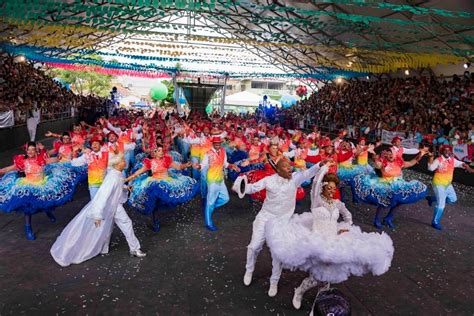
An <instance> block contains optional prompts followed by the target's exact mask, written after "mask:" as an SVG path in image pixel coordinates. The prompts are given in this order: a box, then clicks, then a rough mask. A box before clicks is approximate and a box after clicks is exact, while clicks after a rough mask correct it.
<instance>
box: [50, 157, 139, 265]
mask: <svg viewBox="0 0 474 316" xmlns="http://www.w3.org/2000/svg"><path fill="white" fill-rule="evenodd" d="M124 168H125V160H123V159H122V160H119V161H118V162H117V163H115V165H114V168H113V169H110V170H109V171H108V172H107V175H106V176H105V179H104V182H103V183H102V184H101V186H100V188H99V190H98V191H97V194H96V195H95V196H94V198H93V199H92V200H91V201H90V202H89V203H88V204H87V205H86V206H85V207H84V208H83V209H82V210H81V211H80V212H79V214H77V215H76V217H74V219H73V220H72V221H71V222H69V224H68V225H67V226H66V228H64V230H63V231H62V233H61V235H59V237H58V238H57V239H56V242H55V243H54V244H53V246H52V247H51V251H50V252H51V256H52V257H53V259H54V260H55V261H56V262H57V263H58V264H59V265H61V266H63V267H67V266H69V265H70V264H79V263H82V262H84V261H86V260H89V259H91V258H93V257H95V256H97V255H99V254H105V253H108V252H109V243H110V237H111V235H112V230H113V228H114V223H116V224H117V226H118V227H119V228H120V230H121V231H122V232H123V233H124V235H125V238H126V239H127V243H128V245H129V247H130V254H131V255H132V256H135V257H144V256H145V255H146V254H145V253H144V252H142V251H141V250H140V242H139V241H138V239H137V237H136V236H135V233H134V232H133V225H132V221H131V219H130V217H128V215H127V213H126V211H125V209H124V208H123V205H122V204H123V203H125V202H126V201H127V192H126V189H124V176H123V174H122V170H123V169H124Z"/></svg>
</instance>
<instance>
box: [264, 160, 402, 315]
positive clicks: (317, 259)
mask: <svg viewBox="0 0 474 316" xmlns="http://www.w3.org/2000/svg"><path fill="white" fill-rule="evenodd" d="M327 172H328V168H327V167H326V166H324V167H322V168H321V172H320V173H319V175H318V177H317V178H315V179H314V182H315V185H314V187H313V190H312V193H311V194H312V203H311V212H306V213H303V214H299V215H298V214H295V215H293V216H292V217H291V218H276V219H273V220H271V221H269V222H268V223H267V226H266V234H265V238H266V240H267V244H268V247H269V248H270V251H271V253H272V258H274V260H278V261H280V262H281V265H282V266H283V267H284V268H288V269H292V270H294V269H299V270H302V271H307V272H309V274H310V275H309V276H308V277H307V278H306V279H304V280H303V282H302V283H301V285H300V286H299V287H297V288H296V289H295V294H294V296H293V306H294V307H295V308H296V309H299V308H300V307H301V300H302V298H303V295H304V293H305V292H306V291H308V290H309V289H311V288H313V287H316V285H317V283H319V282H331V283H340V282H343V281H345V280H347V279H348V278H349V276H351V275H357V276H361V275H364V274H367V273H372V274H374V275H381V274H383V273H385V272H386V271H387V270H388V269H389V267H390V264H391V262H392V258H393V251H394V249H393V244H392V240H391V239H390V237H389V236H388V235H387V234H385V233H381V234H379V233H365V232H362V231H361V229H360V228H359V227H358V226H355V225H353V223H352V215H351V213H350V212H349V211H348V210H347V208H346V206H345V205H344V203H342V202H341V201H339V200H337V199H334V198H333V196H334V193H335V192H336V189H337V185H338V184H339V179H338V178H337V176H336V175H335V174H327ZM340 216H342V218H343V222H340V223H339V222H338V219H339V217H340Z"/></svg>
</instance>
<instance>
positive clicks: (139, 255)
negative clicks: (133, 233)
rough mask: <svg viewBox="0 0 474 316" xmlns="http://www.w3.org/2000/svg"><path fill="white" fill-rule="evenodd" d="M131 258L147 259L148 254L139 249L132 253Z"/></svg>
mask: <svg viewBox="0 0 474 316" xmlns="http://www.w3.org/2000/svg"><path fill="white" fill-rule="evenodd" d="M130 256H132V257H137V258H143V257H146V252H143V251H141V250H140V249H138V250H135V251H130Z"/></svg>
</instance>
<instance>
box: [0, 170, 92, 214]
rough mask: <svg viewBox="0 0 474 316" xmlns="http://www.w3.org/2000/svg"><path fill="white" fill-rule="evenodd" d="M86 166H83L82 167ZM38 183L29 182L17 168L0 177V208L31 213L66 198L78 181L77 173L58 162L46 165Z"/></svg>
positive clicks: (48, 207)
mask: <svg viewBox="0 0 474 316" xmlns="http://www.w3.org/2000/svg"><path fill="white" fill-rule="evenodd" d="M86 170H87V169H86ZM44 173H45V177H44V180H43V181H41V182H40V183H34V184H33V183H29V182H28V181H26V178H24V177H21V176H20V173H19V172H16V171H15V172H9V173H7V174H5V175H4V176H3V177H2V178H1V179H0V211H3V212H6V213H10V212H12V211H18V212H23V213H25V214H34V213H37V212H40V211H46V210H50V209H53V208H55V207H58V206H60V205H63V204H65V203H66V202H68V201H70V200H71V199H72V197H73V195H74V191H75V189H76V185H77V183H78V178H79V176H78V174H77V173H76V172H75V171H73V170H72V168H67V167H64V166H61V165H59V164H54V165H47V166H46V167H45V169H44Z"/></svg>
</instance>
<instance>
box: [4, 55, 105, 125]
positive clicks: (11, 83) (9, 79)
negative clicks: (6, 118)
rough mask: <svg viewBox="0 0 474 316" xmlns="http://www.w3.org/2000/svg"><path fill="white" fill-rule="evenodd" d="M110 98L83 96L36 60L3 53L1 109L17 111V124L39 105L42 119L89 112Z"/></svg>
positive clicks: (102, 105)
mask: <svg viewBox="0 0 474 316" xmlns="http://www.w3.org/2000/svg"><path fill="white" fill-rule="evenodd" d="M107 102H108V100H107V99H106V98H101V97H97V96H92V95H89V96H81V95H77V94H75V93H73V92H72V91H71V90H70V89H68V88H67V87H66V86H64V85H62V84H61V83H59V82H57V81H55V80H53V78H51V77H50V76H48V75H46V74H45V72H44V71H43V70H42V69H40V68H38V67H35V66H34V64H33V63H31V62H28V61H23V60H21V59H19V58H14V57H12V56H8V55H3V56H2V58H1V62H0V112H2V111H9V110H13V111H14V117H15V125H20V124H24V123H25V122H26V120H27V118H28V115H29V111H30V110H32V109H33V108H38V109H40V111H41V120H42V121H44V120H54V119H63V118H68V117H72V116H78V115H80V114H81V112H84V115H86V114H87V113H88V112H90V111H91V110H95V109H98V108H99V109H100V108H102V107H104V106H106V104H107Z"/></svg>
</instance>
